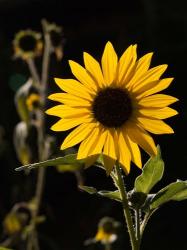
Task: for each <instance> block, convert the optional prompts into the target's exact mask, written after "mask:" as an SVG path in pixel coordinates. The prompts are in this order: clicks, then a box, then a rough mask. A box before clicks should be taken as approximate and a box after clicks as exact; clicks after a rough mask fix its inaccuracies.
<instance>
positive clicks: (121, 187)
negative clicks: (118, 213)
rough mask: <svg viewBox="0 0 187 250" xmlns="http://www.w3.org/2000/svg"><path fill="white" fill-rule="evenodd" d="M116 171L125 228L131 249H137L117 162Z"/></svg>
mask: <svg viewBox="0 0 187 250" xmlns="http://www.w3.org/2000/svg"><path fill="white" fill-rule="evenodd" d="M116 173H117V177H118V190H119V192H120V194H121V198H122V205H123V211H124V216H125V219H126V223H127V228H128V232H129V236H130V242H131V246H132V250H139V246H138V244H137V240H136V235H135V230H134V226H133V220H132V216H131V213H130V208H129V205H128V199H127V192H126V188H125V184H124V181H123V177H122V174H121V170H120V167H119V164H116Z"/></svg>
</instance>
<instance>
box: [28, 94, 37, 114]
mask: <svg viewBox="0 0 187 250" xmlns="http://www.w3.org/2000/svg"><path fill="white" fill-rule="evenodd" d="M26 105H27V108H28V110H29V111H33V110H34V109H37V108H38V107H39V106H40V96H39V95H38V94H36V93H31V94H30V95H29V96H28V97H27V99H26Z"/></svg>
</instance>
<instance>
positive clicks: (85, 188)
mask: <svg viewBox="0 0 187 250" xmlns="http://www.w3.org/2000/svg"><path fill="white" fill-rule="evenodd" d="M79 188H80V189H81V190H83V191H85V192H87V193H89V194H95V195H98V196H102V197H106V198H109V199H111V200H116V201H119V202H121V196H120V193H119V191H118V190H116V191H108V190H101V191H98V190H97V189H96V188H94V187H89V186H79Z"/></svg>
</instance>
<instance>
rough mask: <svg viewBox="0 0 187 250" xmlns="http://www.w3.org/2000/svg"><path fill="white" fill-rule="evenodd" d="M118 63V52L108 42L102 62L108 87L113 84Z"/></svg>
mask: <svg viewBox="0 0 187 250" xmlns="http://www.w3.org/2000/svg"><path fill="white" fill-rule="evenodd" d="M117 63H118V58H117V55H116V52H115V50H114V48H113V46H112V44H111V43H110V42H107V44H106V46H105V49H104V52H103V56H102V60H101V64H102V70H103V76H104V79H105V84H106V85H110V84H111V83H112V82H113V80H114V78H115V75H116V68H117Z"/></svg>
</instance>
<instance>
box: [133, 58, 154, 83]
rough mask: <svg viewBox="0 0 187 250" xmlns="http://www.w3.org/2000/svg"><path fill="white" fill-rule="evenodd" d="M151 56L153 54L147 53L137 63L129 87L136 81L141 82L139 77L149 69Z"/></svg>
mask: <svg viewBox="0 0 187 250" xmlns="http://www.w3.org/2000/svg"><path fill="white" fill-rule="evenodd" d="M152 56H153V53H148V54H146V55H144V56H143V57H141V58H140V59H139V60H138V61H137V63H136V69H135V72H134V76H133V77H132V79H131V80H130V82H129V85H133V84H134V83H135V82H136V81H138V80H141V77H142V76H143V75H144V74H145V73H146V72H147V70H148V69H149V67H150V63H151V58H152Z"/></svg>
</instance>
